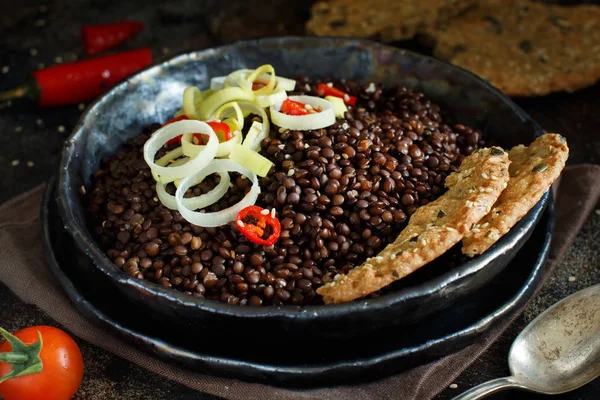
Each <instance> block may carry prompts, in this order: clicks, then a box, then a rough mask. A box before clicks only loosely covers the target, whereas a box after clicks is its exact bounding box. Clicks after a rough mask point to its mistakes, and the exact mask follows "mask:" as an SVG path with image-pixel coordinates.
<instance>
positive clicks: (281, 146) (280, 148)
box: [277, 144, 285, 150]
mask: <svg viewBox="0 0 600 400" xmlns="http://www.w3.org/2000/svg"><path fill="white" fill-rule="evenodd" d="M277 147H279V150H283V148H284V147H285V144H278V145H277Z"/></svg>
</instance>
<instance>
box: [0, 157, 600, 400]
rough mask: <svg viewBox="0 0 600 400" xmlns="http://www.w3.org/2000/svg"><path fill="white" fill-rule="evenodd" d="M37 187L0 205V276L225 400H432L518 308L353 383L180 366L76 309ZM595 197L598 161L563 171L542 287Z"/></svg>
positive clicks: (104, 341)
mask: <svg viewBox="0 0 600 400" xmlns="http://www.w3.org/2000/svg"><path fill="white" fill-rule="evenodd" d="M43 190H44V187H43V186H40V187H37V188H35V189H33V190H31V191H29V192H27V193H25V194H22V195H21V196H19V197H17V198H15V199H13V200H11V201H9V202H7V203H5V204H3V205H2V206H0V276H1V277H2V281H3V282H4V283H5V284H6V285H7V286H8V287H9V288H10V289H11V290H12V291H13V292H14V293H15V294H16V295H17V296H18V297H20V299H21V300H23V301H24V302H27V303H32V304H35V305H37V306H38V307H39V308H40V309H42V310H43V311H45V312H46V313H48V315H50V316H51V317H52V318H54V319H55V320H56V321H57V322H58V323H60V324H62V325H63V326H64V327H65V328H66V329H68V330H69V331H70V332H71V333H72V334H74V335H76V336H78V337H80V338H81V339H83V340H86V341H88V342H90V343H93V344H95V345H96V346H99V347H101V348H104V349H105V350H107V351H110V352H112V353H114V354H118V355H119V356H120V357H123V358H125V359H127V360H129V361H131V362H134V363H136V364H139V365H140V366H142V367H144V368H146V369H148V370H150V371H152V372H154V373H156V374H159V375H162V376H164V377H167V378H169V379H173V380H175V381H177V382H180V383H182V384H184V385H187V386H189V387H191V388H193V389H197V390H200V391H202V392H206V393H210V394H213V395H217V396H221V397H224V398H227V399H250V400H251V399H265V398H276V399H322V398H326V399H349V398H351V399H353V400H361V399H382V398H394V399H430V398H432V397H434V396H435V395H437V394H438V393H440V392H441V391H442V390H444V389H445V388H446V387H447V386H448V385H449V384H450V383H451V382H453V381H454V379H455V378H456V377H457V376H458V375H460V374H461V372H462V371H464V370H465V369H466V368H467V367H468V366H469V365H470V364H471V363H472V362H473V361H475V360H476V359H477V358H478V357H479V356H480V355H481V354H482V353H484V352H485V351H486V350H487V348H488V347H489V346H490V345H491V344H492V343H493V342H494V341H495V340H496V339H497V338H498V337H499V336H500V335H501V334H502V333H503V332H504V330H505V329H506V328H507V327H508V326H509V325H510V324H511V323H512V322H513V321H514V320H515V318H517V317H518V316H519V314H520V313H521V311H522V310H517V311H514V312H513V313H512V314H511V315H510V316H508V317H507V318H506V319H504V320H503V321H502V322H501V323H499V324H497V325H496V326H495V327H493V328H492V329H491V330H490V331H488V332H487V333H486V334H484V335H483V336H482V337H481V338H479V340H478V341H477V342H476V343H473V344H472V345H470V346H469V347H467V348H465V349H463V350H461V351H459V352H457V353H454V354H450V355H448V356H445V357H443V358H441V359H439V360H437V361H434V362H432V363H430V364H427V365H422V366H419V367H416V368H413V369H411V370H409V371H405V372H403V373H401V374H399V375H395V376H392V377H388V378H384V379H381V380H378V381H375V382H371V383H367V384H362V385H359V386H335V387H329V388H317V389H308V390H295V389H294V390H292V389H285V388H276V387H271V386H268V385H264V384H258V383H246V382H241V381H236V380H233V379H227V378H218V377H213V376H207V375H202V374H199V373H195V372H190V371H186V370H183V369H180V368H177V367H175V366H173V365H170V364H167V363H164V362H162V361H160V360H158V359H156V358H153V357H151V356H149V355H147V354H145V353H143V352H141V351H139V350H138V349H136V348H134V347H132V346H130V345H128V344H126V343H123V342H121V341H120V340H118V339H117V338H114V337H111V336H110V335H109V334H107V333H105V332H104V331H102V330H100V329H99V328H97V327H96V326H94V325H93V324H92V323H90V322H89V321H87V320H86V319H84V318H83V317H82V316H81V315H80V314H78V313H77V311H76V310H75V308H74V307H73V306H72V304H71V303H70V302H69V300H68V299H67V297H66V296H65V295H64V293H63V292H62V290H61V288H60V286H59V285H58V283H57V282H56V281H55V280H54V278H53V277H52V275H51V274H50V272H49V271H48V269H47V268H46V265H45V263H44V256H43V253H42V245H41V239H40V233H39V232H40V228H39V226H40V223H39V219H38V214H39V205H40V199H41V196H42V193H43ZM599 198H600V166H598V165H578V166H572V167H568V168H566V169H565V171H564V173H563V176H562V179H561V182H560V186H559V190H558V196H557V202H556V217H557V221H556V229H555V232H554V240H553V242H552V248H551V251H550V256H549V259H548V263H549V265H548V267H549V268H548V269H547V273H546V275H545V276H544V278H543V281H542V284H543V282H544V281H545V280H546V279H547V278H548V277H549V276H550V275H551V273H552V270H553V269H554V266H555V265H556V262H557V260H558V259H559V258H560V257H561V255H562V254H563V253H564V251H565V250H566V248H567V247H568V246H569V245H570V244H571V242H572V241H573V239H574V238H575V236H576V234H577V232H578V231H579V229H580V228H581V226H582V224H583V223H584V221H585V220H586V218H587V216H588V214H589V213H590V211H591V210H592V209H593V208H594V207H595V205H596V203H597V201H598V199H599ZM541 286H542V285H540V287H541ZM32 289H33V290H32ZM538 290H539V288H538Z"/></svg>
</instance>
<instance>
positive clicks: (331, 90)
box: [317, 83, 356, 106]
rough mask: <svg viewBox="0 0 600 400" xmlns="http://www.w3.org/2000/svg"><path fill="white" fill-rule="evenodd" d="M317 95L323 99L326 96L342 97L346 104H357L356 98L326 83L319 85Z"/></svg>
mask: <svg viewBox="0 0 600 400" xmlns="http://www.w3.org/2000/svg"><path fill="white" fill-rule="evenodd" d="M317 94H318V95H319V96H321V97H325V96H335V97H340V98H342V99H343V100H344V103H346V104H349V105H351V106H353V105H355V104H356V97H355V96H350V95H349V94H347V93H345V92H344V91H342V90H340V89H338V88H335V87H333V86H328V85H327V84H326V83H319V84H318V85H317Z"/></svg>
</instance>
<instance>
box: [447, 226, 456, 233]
mask: <svg viewBox="0 0 600 400" xmlns="http://www.w3.org/2000/svg"><path fill="white" fill-rule="evenodd" d="M446 230H447V231H448V232H452V231H455V230H456V229H454V228H451V227H449V226H447V227H446Z"/></svg>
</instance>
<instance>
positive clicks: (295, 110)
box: [281, 98, 310, 115]
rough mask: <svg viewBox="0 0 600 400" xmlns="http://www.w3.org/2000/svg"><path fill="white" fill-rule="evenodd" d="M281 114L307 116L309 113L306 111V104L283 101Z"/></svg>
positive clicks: (289, 100)
mask: <svg viewBox="0 0 600 400" xmlns="http://www.w3.org/2000/svg"><path fill="white" fill-rule="evenodd" d="M281 112H282V113H284V114H287V115H308V114H310V112H309V111H308V110H307V109H306V104H304V103H301V102H299V101H295V100H291V99H289V98H288V99H285V100H284V101H283V103H282V104H281Z"/></svg>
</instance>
